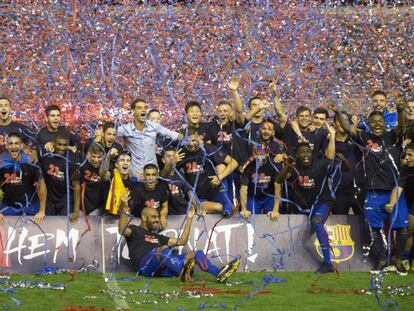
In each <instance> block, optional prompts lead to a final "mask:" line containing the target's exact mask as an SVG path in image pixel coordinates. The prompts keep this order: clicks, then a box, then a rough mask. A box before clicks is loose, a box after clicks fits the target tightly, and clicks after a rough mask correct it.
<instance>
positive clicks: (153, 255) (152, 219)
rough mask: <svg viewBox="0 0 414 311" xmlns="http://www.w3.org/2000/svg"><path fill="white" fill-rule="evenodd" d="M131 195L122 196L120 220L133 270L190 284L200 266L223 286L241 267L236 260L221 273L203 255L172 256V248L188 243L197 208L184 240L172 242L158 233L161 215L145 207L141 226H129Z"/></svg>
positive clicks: (189, 215) (191, 209)
mask: <svg viewBox="0 0 414 311" xmlns="http://www.w3.org/2000/svg"><path fill="white" fill-rule="evenodd" d="M127 196H128V194H127V193H125V194H124V195H123V196H122V201H123V203H122V206H123V207H122V209H123V210H122V213H121V215H120V218H119V223H118V231H119V233H120V234H122V235H123V236H125V239H126V241H127V245H128V249H129V256H130V258H131V264H132V265H133V267H134V269H137V270H138V272H139V273H140V274H142V275H144V276H147V277H153V276H159V277H180V279H181V281H183V282H188V281H190V280H191V275H192V274H193V271H194V266H195V265H197V266H198V267H199V268H200V269H201V270H202V271H205V272H208V273H210V274H212V275H214V276H215V277H216V279H217V281H218V282H219V283H224V282H225V281H226V280H227V279H228V278H229V277H230V276H231V275H232V274H233V272H235V271H236V270H237V268H238V266H239V264H240V259H239V258H236V259H234V260H233V261H231V262H230V263H228V264H227V265H225V266H224V267H223V268H222V269H219V268H217V267H216V266H215V265H213V264H212V263H211V262H210V260H209V259H208V258H207V256H206V255H205V254H204V252H203V251H200V250H199V251H195V252H189V253H183V254H181V255H174V254H173V247H175V246H183V245H186V244H187V242H188V238H189V235H190V229H191V223H192V220H193V217H194V208H190V210H189V212H188V215H187V220H186V223H185V225H184V230H183V232H182V233H181V236H180V237H179V238H178V239H176V238H169V237H166V236H164V235H160V234H158V233H157V232H158V231H159V229H160V226H161V225H160V215H159V212H158V211H157V210H156V209H153V208H150V207H146V208H144V209H143V210H142V214H141V225H140V226H136V225H132V224H130V215H131V214H130V208H129V207H128V197H127Z"/></svg>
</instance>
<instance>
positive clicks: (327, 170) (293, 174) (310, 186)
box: [269, 131, 349, 273]
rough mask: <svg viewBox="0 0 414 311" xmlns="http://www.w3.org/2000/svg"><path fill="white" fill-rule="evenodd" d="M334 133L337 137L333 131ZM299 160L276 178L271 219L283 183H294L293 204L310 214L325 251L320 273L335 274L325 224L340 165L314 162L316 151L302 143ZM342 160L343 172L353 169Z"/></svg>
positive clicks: (297, 151)
mask: <svg viewBox="0 0 414 311" xmlns="http://www.w3.org/2000/svg"><path fill="white" fill-rule="evenodd" d="M330 134H331V136H335V132H333V131H331V133H330ZM333 139H335V137H333ZM333 154H335V153H333ZM296 159H297V162H296V163H294V162H293V161H291V162H290V163H288V164H287V165H286V166H285V167H284V168H283V169H282V171H281V172H280V173H279V175H278V176H277V177H276V183H275V189H276V195H275V203H274V208H273V211H271V212H270V213H269V217H270V219H271V220H276V219H277V218H278V216H279V205H280V198H281V196H282V184H283V182H284V181H285V180H286V179H289V180H291V181H292V201H293V202H294V203H295V204H296V205H298V206H300V208H301V209H302V211H307V212H309V213H310V220H311V225H312V228H313V229H314V230H315V232H316V237H317V239H318V241H319V244H320V246H321V249H322V254H323V263H322V264H321V266H320V267H319V269H318V270H317V271H316V272H317V273H328V272H333V271H334V266H333V264H332V262H331V254H330V250H329V241H328V234H327V232H326V230H325V228H324V223H325V221H326V219H327V218H328V216H329V212H330V209H331V206H332V202H333V200H334V198H333V197H332V194H331V191H330V189H329V178H330V177H332V175H333V174H334V172H335V169H334V167H335V164H336V163H334V162H333V161H332V160H333V157H332V158H331V159H319V160H317V161H314V160H313V156H312V149H311V147H310V145H309V143H307V142H301V143H299V144H298V145H297V147H296ZM339 159H340V160H342V161H343V163H342V166H343V169H349V167H348V165H347V163H346V161H345V160H344V158H343V157H341V156H339Z"/></svg>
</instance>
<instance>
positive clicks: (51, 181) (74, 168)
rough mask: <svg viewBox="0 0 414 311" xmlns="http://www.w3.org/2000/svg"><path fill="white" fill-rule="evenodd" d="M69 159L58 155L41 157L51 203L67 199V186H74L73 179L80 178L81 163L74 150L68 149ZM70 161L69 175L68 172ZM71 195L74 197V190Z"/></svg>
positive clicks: (48, 197)
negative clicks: (79, 163) (77, 160)
mask: <svg viewBox="0 0 414 311" xmlns="http://www.w3.org/2000/svg"><path fill="white" fill-rule="evenodd" d="M68 154H69V156H68V160H67V159H66V158H62V157H60V156H58V155H53V154H51V155H48V156H44V157H42V158H40V166H41V168H42V174H43V177H44V179H45V183H46V187H47V199H48V201H50V202H51V203H60V202H62V200H66V195H67V190H68V189H67V186H68V184H69V187H70V189H71V188H72V181H76V180H79V165H78V164H77V163H76V157H75V155H74V154H73V152H71V151H68ZM66 163H68V171H69V177H68V175H67V172H66ZM70 196H71V197H72V198H73V195H72V191H71V190H70Z"/></svg>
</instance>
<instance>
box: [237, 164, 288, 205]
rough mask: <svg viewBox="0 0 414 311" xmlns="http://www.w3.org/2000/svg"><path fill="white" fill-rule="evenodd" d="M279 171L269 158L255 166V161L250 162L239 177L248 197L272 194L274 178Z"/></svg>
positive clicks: (273, 191)
mask: <svg viewBox="0 0 414 311" xmlns="http://www.w3.org/2000/svg"><path fill="white" fill-rule="evenodd" d="M279 171H280V166H276V163H274V162H273V161H272V160H271V159H270V158H268V159H267V161H266V162H265V163H264V164H263V165H261V166H260V167H259V168H257V161H254V162H252V163H251V164H250V165H249V166H248V167H247V169H246V170H245V172H244V173H243V174H242V175H241V177H240V183H241V184H242V185H246V186H247V189H248V196H249V197H256V198H264V197H266V196H269V195H271V196H274V194H275V187H274V184H275V179H276V177H277V175H278V173H279Z"/></svg>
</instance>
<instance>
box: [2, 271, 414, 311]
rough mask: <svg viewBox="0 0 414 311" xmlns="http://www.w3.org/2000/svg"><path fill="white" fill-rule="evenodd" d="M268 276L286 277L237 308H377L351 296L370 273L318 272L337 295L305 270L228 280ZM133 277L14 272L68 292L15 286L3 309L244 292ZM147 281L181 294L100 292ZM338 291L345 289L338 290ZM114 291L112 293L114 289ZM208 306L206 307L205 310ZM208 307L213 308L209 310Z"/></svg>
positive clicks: (216, 297) (404, 281) (410, 304)
mask: <svg viewBox="0 0 414 311" xmlns="http://www.w3.org/2000/svg"><path fill="white" fill-rule="evenodd" d="M265 274H271V275H272V276H274V277H280V278H285V279H287V282H286V283H281V284H277V283H270V284H268V285H267V286H266V287H265V288H264V290H268V291H270V292H271V293H263V294H258V295H255V296H253V297H251V298H250V299H248V300H247V301H245V302H244V303H243V304H241V305H239V306H238V308H237V310H263V311H264V310H301V311H303V310H379V309H380V308H379V306H378V303H377V301H376V299H375V297H374V295H372V294H371V295H369V294H362V295H361V294H355V293H352V290H358V289H368V288H369V285H370V275H369V274H368V273H357V272H347V273H341V274H340V275H339V277H337V275H335V274H329V275H324V276H322V277H321V278H320V279H319V280H318V281H317V284H316V288H323V289H329V288H331V289H333V290H334V291H335V292H336V293H328V292H322V293H309V292H307V290H309V289H311V284H312V283H314V282H315V281H316V280H317V279H318V276H317V275H316V274H314V273H308V272H290V273H287V272H284V273H282V272H280V273H279V272H277V273H264V272H263V273H259V272H257V273H242V272H239V273H236V274H235V275H234V276H233V277H232V278H231V282H248V281H254V282H260V281H261V279H262V277H263V275H265ZM125 276H128V277H133V276H134V275H133V274H128V273H123V274H116V279H118V280H115V281H114V280H112V281H111V280H110V281H108V282H105V279H104V277H103V275H102V274H95V273H78V274H76V275H75V277H74V279H73V280H71V276H70V275H69V274H57V275H46V276H32V275H30V276H28V275H13V276H11V278H10V281H19V280H34V281H44V282H50V283H65V284H66V290H65V291H63V290H51V289H38V288H34V289H23V288H17V291H16V293H12V294H11V295H12V297H14V298H16V299H18V300H19V301H20V302H21V305H20V306H16V305H13V301H12V300H11V298H10V296H7V295H6V294H5V293H3V292H1V293H0V302H1V304H2V305H4V304H6V305H7V309H9V308H10V309H15V310H30V311H33V310H45V311H46V310H60V309H64V308H67V307H69V306H95V307H99V308H106V309H108V310H116V309H117V303H118V304H119V303H121V305H122V303H127V304H128V307H129V309H130V310H178V309H179V308H182V309H183V310H200V305H203V304H207V305H205V306H211V305H217V304H225V307H223V306H216V307H215V308H214V309H215V310H233V309H234V307H235V305H236V304H237V303H238V302H240V301H242V300H243V299H244V298H245V297H246V296H247V294H237V293H234V292H233V293H221V294H213V295H212V296H210V297H202V298H189V297H188V296H186V295H184V294H183V293H182V292H181V288H180V286H183V285H184V284H183V283H181V282H180V281H179V280H178V279H167V278H153V279H150V280H148V279H146V278H144V277H141V276H140V277H138V278H137V279H135V280H122V277H125ZM196 277H198V278H202V280H203V281H204V282H205V288H208V289H211V288H213V289H219V290H223V291H237V290H241V291H246V292H251V291H253V290H254V289H256V288H257V287H258V286H259V285H258V284H233V285H232V286H228V285H219V284H217V283H216V282H215V281H214V279H213V277H211V276H210V275H208V274H205V273H196ZM200 281H201V279H195V282H194V283H190V284H186V285H187V286H199V284H200ZM146 282H147V283H148V284H147V289H148V290H149V291H163V292H165V293H168V294H170V296H173V295H172V294H173V292H179V293H181V294H180V297H178V298H174V297H173V298H171V299H170V300H169V302H168V303H167V302H166V299H165V296H163V297H161V296H160V295H154V294H142V293H141V294H133V295H129V294H126V295H124V298H125V299H123V298H122V297H120V295H116V296H114V297H111V296H110V295H109V294H107V293H105V292H103V291H104V290H108V289H109V290H110V289H114V288H115V287H119V288H120V289H121V290H124V291H135V290H139V289H143V288H144V285H145V284H146ZM384 284H385V286H390V285H393V286H402V285H414V273H411V274H409V275H408V276H406V277H399V276H397V275H395V274H388V275H386V276H385V277H384ZM1 287H2V288H7V287H9V286H7V284H2V285H1ZM341 290H344V291H343V292H341ZM112 292H113V291H112ZM381 298H382V300H383V301H385V300H386V299H388V298H390V297H388V296H386V295H385V294H382V295H381ZM393 298H394V299H395V300H396V301H397V302H398V310H413V309H414V296H406V297H393ZM208 309H210V308H208ZM211 309H212V308H211Z"/></svg>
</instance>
